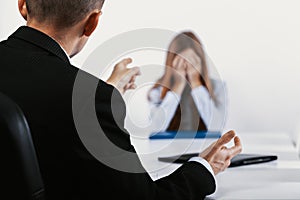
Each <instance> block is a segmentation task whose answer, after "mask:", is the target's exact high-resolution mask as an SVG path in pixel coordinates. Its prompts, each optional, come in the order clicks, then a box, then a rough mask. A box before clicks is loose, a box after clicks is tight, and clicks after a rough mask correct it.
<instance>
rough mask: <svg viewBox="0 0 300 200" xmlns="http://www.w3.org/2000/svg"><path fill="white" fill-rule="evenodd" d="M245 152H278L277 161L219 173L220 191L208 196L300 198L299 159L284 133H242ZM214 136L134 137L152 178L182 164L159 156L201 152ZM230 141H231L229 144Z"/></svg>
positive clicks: (240, 134) (210, 197)
mask: <svg viewBox="0 0 300 200" xmlns="http://www.w3.org/2000/svg"><path fill="white" fill-rule="evenodd" d="M238 135H239V136H240V138H241V140H242V144H243V153H270V154H276V155H278V157H279V159H278V160H277V161H274V162H270V163H264V164H258V165H249V166H243V167H237V168H229V169H227V170H226V171H225V172H222V173H220V174H218V175H217V177H216V178H217V191H216V192H215V193H214V194H213V195H211V196H209V197H207V199H230V200H231V199H239V200H242V199H300V161H299V158H298V154H297V150H296V148H295V147H293V145H292V141H291V140H290V138H289V137H288V135H287V134H285V133H263V132H262V133H250V132H249V133H239V134H238ZM213 141H214V139H195V140H190V139H176V140H148V139H146V138H144V139H132V142H133V144H134V146H135V147H136V149H137V151H138V153H139V154H140V158H141V160H142V163H143V165H144V166H145V168H146V170H148V172H149V174H150V176H151V177H152V178H153V180H156V179H159V178H161V177H163V176H166V175H168V174H170V173H171V172H173V171H174V170H176V169H177V168H178V167H179V166H180V165H179V164H169V163H163V162H159V161H158V160H157V157H158V156H169V155H175V154H181V153H189V152H200V151H201V150H202V149H204V148H206V147H207V146H208V145H209V144H210V143H212V142H213ZM230 145H231V144H229V146H230Z"/></svg>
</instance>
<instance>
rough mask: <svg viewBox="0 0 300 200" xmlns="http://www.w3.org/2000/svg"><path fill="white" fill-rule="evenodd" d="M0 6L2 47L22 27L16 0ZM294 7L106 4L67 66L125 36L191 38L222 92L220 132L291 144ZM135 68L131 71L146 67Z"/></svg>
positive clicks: (296, 117) (297, 66)
mask: <svg viewBox="0 0 300 200" xmlns="http://www.w3.org/2000/svg"><path fill="white" fill-rule="evenodd" d="M2 5H3V6H2V11H1V13H0V39H1V40H3V39H5V38H6V37H7V36H8V35H9V34H11V33H12V32H13V31H14V30H15V29H16V28H17V27H18V26H20V25H24V24H25V22H24V21H23V19H22V18H21V16H20V14H19V13H18V10H17V0H9V1H8V0H6V1H4V2H2ZM299 7H300V1H299V0H243V1H241V0H226V1H224V0H211V1H207V0H198V1H192V0H186V1H179V0H164V1H161V0H152V1H140V0H128V1H116V0H115V1H113V0H107V1H106V3H105V5H104V8H103V15H102V18H101V20H100V26H99V27H98V29H97V30H96V33H95V34H94V35H93V36H92V37H91V39H90V41H89V43H88V45H87V46H86V48H85V49H84V50H83V51H82V52H81V53H80V54H79V55H78V56H77V57H75V58H73V62H74V63H75V64H76V65H77V66H78V67H80V66H82V65H83V63H84V62H85V60H86V59H87V57H88V55H90V54H91V52H93V50H94V49H95V48H97V47H98V45H99V44H101V43H103V42H104V41H106V40H108V39H110V38H112V37H113V36H115V35H118V34H121V33H124V32H127V31H131V30H135V29H140V28H163V29H169V30H172V31H175V32H176V31H178V32H179V31H181V30H186V29H189V30H193V31H194V32H195V33H197V34H198V36H199V37H200V38H201V40H202V42H203V44H204V46H205V48H206V52H207V54H208V55H209V57H210V58H211V60H212V61H213V63H214V65H215V66H216V68H217V70H218V72H219V75H220V76H221V78H222V79H223V80H224V81H225V82H226V84H227V90H228V100H229V107H228V121H227V123H226V126H225V129H234V130H236V131H266V132H274V134H276V133H277V132H288V133H290V134H291V135H292V136H293V137H294V138H295V137H296V136H295V135H296V130H299V131H300V126H299V124H300V78H299V76H300V56H299V55H298V54H299V53H300V38H299V36H300V20H299V19H300V12H299ZM166 44H167V43H166ZM120 45H122V44H120ZM149 56H150V57H148V58H145V60H147V59H148V60H151V56H153V54H151V53H149ZM160 56H161V55H160ZM159 59H160V61H161V64H163V62H164V58H163V57H160V58H159ZM140 60H141V61H139V62H137V61H135V63H134V64H137V65H139V64H141V65H144V64H147V63H142V59H140ZM155 64H158V63H155ZM99 67H100V66H99ZM136 107H137V106H136Z"/></svg>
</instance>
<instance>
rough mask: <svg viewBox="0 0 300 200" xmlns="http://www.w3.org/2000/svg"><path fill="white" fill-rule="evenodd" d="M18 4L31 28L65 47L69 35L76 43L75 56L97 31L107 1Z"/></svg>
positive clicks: (26, 1) (53, 0) (58, 0)
mask: <svg viewBox="0 0 300 200" xmlns="http://www.w3.org/2000/svg"><path fill="white" fill-rule="evenodd" d="M18 1H19V10H20V13H21V15H22V16H23V18H24V19H25V20H27V25H28V26H31V27H33V28H36V29H38V30H40V31H43V32H45V33H47V34H48V35H50V36H52V37H54V38H55V39H56V40H57V41H58V42H61V43H63V44H61V45H62V46H64V45H65V46H66V45H67V44H66V41H63V40H64V37H66V36H67V35H66V34H69V35H68V38H69V39H71V38H73V39H74V41H72V44H73V46H75V47H74V48H73V49H72V50H71V51H70V52H68V53H69V55H75V54H76V53H78V52H79V51H80V50H81V49H82V48H83V46H84V45H85V43H86V41H87V39H88V37H89V36H90V35H91V34H92V33H93V32H94V30H95V29H96V27H97V25H98V21H99V17H100V15H101V9H102V6H103V3H104V1H105V0H18ZM71 34H72V35H71ZM73 36H74V37H73ZM75 37H77V40H76V41H75ZM74 43H76V44H74ZM68 46H71V45H70V44H68ZM66 50H68V49H67V48H66Z"/></svg>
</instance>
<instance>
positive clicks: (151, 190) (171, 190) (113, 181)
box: [81, 81, 215, 200]
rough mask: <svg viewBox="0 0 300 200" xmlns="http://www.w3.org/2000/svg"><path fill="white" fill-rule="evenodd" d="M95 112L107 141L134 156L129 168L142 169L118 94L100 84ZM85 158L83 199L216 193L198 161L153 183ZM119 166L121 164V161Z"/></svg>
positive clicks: (154, 199) (141, 175) (175, 197)
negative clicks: (131, 140) (125, 125)
mask: <svg viewBox="0 0 300 200" xmlns="http://www.w3.org/2000/svg"><path fill="white" fill-rule="evenodd" d="M95 109H96V113H97V117H98V121H99V124H100V126H101V127H102V129H103V130H104V132H105V134H106V136H107V138H109V140H110V141H111V142H112V143H113V144H115V145H116V146H117V147H119V148H121V149H123V150H124V151H128V152H131V153H133V154H134V155H135V159H136V162H132V166H131V167H132V168H133V169H134V168H136V167H140V168H143V166H142V164H141V162H140V160H139V157H138V155H137V154H136V151H135V149H134V147H133V146H132V145H131V143H130V136H129V133H128V132H127V130H126V129H125V128H124V119H125V116H126V107H125V103H124V100H123V98H122V96H121V95H120V93H119V92H118V91H117V90H116V89H115V88H113V87H112V86H110V85H108V84H106V83H104V82H102V81H100V83H99V85H98V88H97V93H96V97H95ZM114 156H115V155H114ZM117 156H118V155H117ZM119 156H120V158H121V157H122V155H119ZM84 159H85V160H84V162H82V163H84V164H81V165H82V166H83V170H84V171H85V172H86V173H85V175H84V177H83V182H85V183H87V182H88V184H89V187H88V188H89V189H88V191H85V197H86V199H89V198H88V197H90V199H97V197H99V198H100V197H103V196H104V195H105V193H107V195H109V197H110V199H130V200H132V199H139V200H140V199H145V200H150V199H151V200H160V199H162V200H166V199H172V200H179V199H184V200H189V199H203V198H204V197H205V196H206V195H209V194H212V193H213V192H214V191H215V181H214V177H213V176H212V175H211V173H210V172H209V171H208V170H207V169H206V168H205V167H204V166H203V165H201V164H200V163H197V162H188V163H186V164H183V165H182V166H181V167H179V168H178V169H177V170H176V171H175V172H174V173H172V174H171V175H169V176H167V177H164V178H162V179H159V180H157V181H153V180H152V179H151V177H150V176H149V174H148V173H147V172H146V171H145V170H144V172H139V173H132V172H127V171H122V170H117V169H114V168H112V167H110V166H107V165H105V164H103V163H101V162H100V161H97V160H96V159H94V158H92V157H91V156H85V158H84ZM119 164H120V165H122V162H120V163H119ZM135 165H139V166H135ZM103 185H104V186H103ZM99 188H101V192H100V190H99ZM116 190H117V191H116Z"/></svg>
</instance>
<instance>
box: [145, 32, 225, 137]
mask: <svg viewBox="0 0 300 200" xmlns="http://www.w3.org/2000/svg"><path fill="white" fill-rule="evenodd" d="M222 92H224V87H223V85H222V83H221V84H220V82H219V83H218V82H217V81H216V80H213V79H211V78H210V77H209V73H208V67H207V61H206V55H205V52H204V49H203V46H202V43H201V42H200V40H199V39H198V38H197V36H196V35H195V34H194V33H192V32H182V33H180V34H178V35H177V36H176V37H175V38H174V39H173V40H172V41H171V43H170V45H169V48H168V52H167V59H166V63H165V72H164V74H163V76H162V77H161V78H160V79H159V80H158V81H157V82H156V83H155V85H154V87H153V88H151V90H150V91H149V94H148V100H149V102H150V110H151V112H150V113H151V116H150V117H151V121H152V124H151V129H152V132H158V131H177V130H182V131H207V130H218V131H219V130H220V129H221V128H223V127H222V126H223V125H224V123H223V121H222V120H224V119H225V112H224V106H225V100H224V98H223V99H222V98H221V96H222ZM162 118H164V120H162ZM220 119H221V120H220ZM214 120H215V121H216V120H218V122H217V123H213V122H212V121H214ZM215 124H217V125H215Z"/></svg>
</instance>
